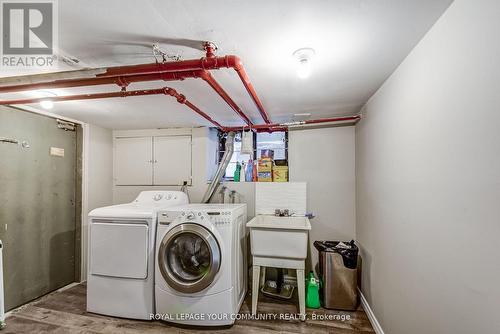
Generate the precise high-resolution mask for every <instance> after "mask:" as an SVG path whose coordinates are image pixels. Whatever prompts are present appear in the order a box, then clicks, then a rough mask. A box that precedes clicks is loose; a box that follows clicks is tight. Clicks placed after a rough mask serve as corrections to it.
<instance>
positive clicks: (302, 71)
mask: <svg viewBox="0 0 500 334" xmlns="http://www.w3.org/2000/svg"><path fill="white" fill-rule="evenodd" d="M314 55H315V52H314V49H312V48H301V49H298V50H296V51H295V52H294V53H293V56H294V57H295V58H296V59H297V62H298V65H297V76H298V77H299V78H301V79H306V78H308V77H309V76H310V75H311V59H312V58H313V57H314Z"/></svg>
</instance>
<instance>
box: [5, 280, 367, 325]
mask: <svg viewBox="0 0 500 334" xmlns="http://www.w3.org/2000/svg"><path fill="white" fill-rule="evenodd" d="M296 305H297V304H296V302H295V301H293V300H292V301H287V302H282V301H278V300H275V299H271V298H266V297H265V296H262V295H260V296H259V305H258V313H272V314H296V313H297V306H296ZM250 310H251V296H250V295H248V296H247V298H246V299H245V301H244V303H243V305H242V307H241V310H240V314H249V313H250ZM313 313H315V314H316V315H341V314H344V315H345V316H347V315H349V316H350V319H349V320H344V321H341V320H319V319H316V320H313V319H312V314H313ZM307 314H308V319H307V320H306V321H305V322H301V321H300V320H284V319H283V320H279V319H276V320H265V321H264V320H255V319H254V320H237V321H236V322H235V324H234V325H233V326H232V327H228V328H210V327H208V328H199V327H184V326H182V327H179V326H175V325H172V324H168V323H165V322H160V321H139V320H128V319H122V318H114V317H107V316H102V315H98V314H93V313H88V312H86V285H85V283H82V284H78V285H76V286H73V287H71V288H69V289H66V290H62V291H56V292H52V293H50V294H48V295H46V296H44V297H42V298H40V299H38V300H36V301H34V302H31V303H29V304H27V305H25V306H23V307H21V308H19V309H16V310H14V311H12V312H10V314H9V315H8V317H7V319H6V321H7V327H6V328H5V329H4V330H3V331H1V332H0V334H11V333H12V334H14V333H15V334H19V333H56V334H59V333H75V334H77V333H78V334H83V333H113V334H114V333H124V334H129V333H151V334H155V333H200V332H204V333H227V334H230V333H250V334H253V333H255V334H257V333H313V334H315V333H331V334H354V333H363V334H367V333H375V332H374V331H373V328H372V326H371V324H370V322H369V320H368V317H367V316H366V314H365V312H364V311H363V309H362V308H361V307H359V308H358V310H356V311H354V312H343V311H342V312H341V311H334V310H325V309H318V310H312V309H308V310H307Z"/></svg>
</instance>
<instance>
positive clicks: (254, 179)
mask: <svg viewBox="0 0 500 334" xmlns="http://www.w3.org/2000/svg"><path fill="white" fill-rule="evenodd" d="M258 175H259V174H258V172H257V161H254V162H253V166H252V181H253V182H257V177H258Z"/></svg>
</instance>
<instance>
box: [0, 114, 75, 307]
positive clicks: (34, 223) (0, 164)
mask: <svg viewBox="0 0 500 334" xmlns="http://www.w3.org/2000/svg"><path fill="white" fill-rule="evenodd" d="M60 127H66V130H65V129H62V128H60ZM78 163H79V162H78ZM76 171H77V133H76V132H75V131H74V130H73V131H72V130H71V126H68V125H67V124H66V126H64V125H62V124H61V123H58V121H57V120H56V119H54V118H51V117H46V116H42V115H38V114H34V113H29V112H25V111H21V110H17V109H13V108H0V239H1V240H2V242H3V243H4V253H3V255H4V282H5V306H6V309H7V310H9V309H12V308H15V307H17V306H19V305H22V304H24V303H26V302H28V301H30V300H32V299H35V298H37V297H40V296H42V295H44V294H46V293H48V292H50V291H52V290H55V289H58V288H60V287H62V286H65V285H67V284H69V283H71V282H74V281H75V275H76V274H77V273H78V270H77V269H76V267H75V262H78V261H79V254H80V246H79V243H77V242H75V238H78V237H79V231H78V232H77V230H76V225H77V222H78V223H79V222H80V220H79V218H77V214H76V211H77V210H78V209H79V203H78V201H76V194H75V193H76V189H77V187H78V189H80V185H79V184H78V180H79V178H77V176H76ZM75 246H76V249H75ZM75 269H76V270H75Z"/></svg>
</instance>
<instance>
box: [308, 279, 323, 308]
mask: <svg viewBox="0 0 500 334" xmlns="http://www.w3.org/2000/svg"><path fill="white" fill-rule="evenodd" d="M320 306H321V305H320V303H319V284H318V280H316V277H314V273H313V272H312V271H311V272H309V277H308V278H307V281H306V307H308V308H320Z"/></svg>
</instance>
